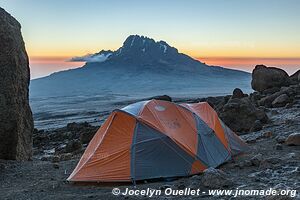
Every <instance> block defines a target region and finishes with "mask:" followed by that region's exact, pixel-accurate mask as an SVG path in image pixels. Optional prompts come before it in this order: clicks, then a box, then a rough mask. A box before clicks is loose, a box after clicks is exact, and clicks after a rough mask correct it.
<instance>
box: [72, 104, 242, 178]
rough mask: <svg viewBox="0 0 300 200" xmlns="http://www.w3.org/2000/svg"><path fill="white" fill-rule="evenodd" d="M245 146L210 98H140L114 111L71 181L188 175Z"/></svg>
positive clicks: (98, 133)
mask: <svg viewBox="0 0 300 200" xmlns="http://www.w3.org/2000/svg"><path fill="white" fill-rule="evenodd" d="M246 150H247V146H246V144H245V143H244V142H243V141H242V140H241V139H240V138H239V137H238V136H237V135H236V134H235V133H233V132H232V131H231V130H230V129H229V128H228V127H227V126H226V125H225V124H224V123H223V122H222V121H221V120H220V119H219V117H218V115H217V113H216V112H215V111H214V110H213V108H212V107H210V106H209V104H208V103H206V102H201V103H194V104H175V103H172V102H168V101H161V100H150V101H141V102H137V103H134V104H131V105H129V106H127V107H125V108H123V109H118V110H115V111H113V112H112V113H111V115H110V116H109V117H108V118H107V120H106V121H105V122H104V124H103V125H102V126H101V128H100V129H99V130H98V131H97V133H96V134H95V136H94V137H93V139H92V140H91V142H90V144H89V145H88V147H87V149H86V150H85V152H84V154H83V156H82V158H81V159H80V161H79V163H78V164H77V166H76V168H75V169H74V171H73V173H72V174H71V175H70V177H69V178H68V180H69V181H84V182H88V181H95V182H126V181H136V180H144V179H153V178H166V177H180V176H189V175H192V174H197V173H200V172H202V171H203V170H204V169H206V168H208V167H217V166H219V165H220V164H222V163H224V162H226V161H227V160H229V159H231V157H232V156H233V155H236V154H238V153H241V152H244V151H246Z"/></svg>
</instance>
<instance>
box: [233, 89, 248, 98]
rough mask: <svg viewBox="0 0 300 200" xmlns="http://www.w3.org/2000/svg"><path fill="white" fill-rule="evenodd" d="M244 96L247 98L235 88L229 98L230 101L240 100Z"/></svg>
mask: <svg viewBox="0 0 300 200" xmlns="http://www.w3.org/2000/svg"><path fill="white" fill-rule="evenodd" d="M246 96H248V95H246V94H244V93H243V91H242V90H241V89H240V88H235V89H234V90H233V92H232V96H231V98H232V99H241V98H243V97H246Z"/></svg>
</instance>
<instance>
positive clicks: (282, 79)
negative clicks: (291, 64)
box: [251, 65, 290, 92]
mask: <svg viewBox="0 0 300 200" xmlns="http://www.w3.org/2000/svg"><path fill="white" fill-rule="evenodd" d="M289 83H290V80H289V75H288V74H287V73H286V72H285V71H284V70H282V69H279V68H276V67H266V66H264V65H257V66H255V68H254V70H253V72H252V82H251V86H252V89H253V90H256V91H258V92H262V91H264V90H266V89H269V88H274V87H282V86H287V85H289Z"/></svg>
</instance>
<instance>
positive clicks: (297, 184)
mask: <svg viewBox="0 0 300 200" xmlns="http://www.w3.org/2000/svg"><path fill="white" fill-rule="evenodd" d="M254 74H255V73H254ZM267 74H268V73H267ZM298 74H299V73H298ZM284 76H285V75H284ZM297 76H298V79H297V80H300V75H297ZM272 77H274V76H272ZM254 79H255V77H254ZM272 79H274V78H272ZM277 82H278V81H276V79H275V83H276V84H277ZM269 83H270V81H269V82H268V84H269ZM256 84H257V83H256ZM263 84H266V83H263ZM282 84H283V85H281V86H277V85H276V87H271V88H270V87H268V88H264V89H263V90H262V91H257V92H254V93H251V94H250V95H247V94H243V92H242V91H241V90H239V89H235V90H234V91H233V94H232V95H228V96H225V97H208V98H204V99H173V101H175V102H177V103H180V102H199V101H207V102H209V104H210V105H212V106H213V107H214V109H215V110H216V111H217V112H218V114H219V116H220V117H221V119H222V120H223V121H224V122H225V123H226V124H227V125H228V126H229V127H230V128H231V129H232V130H234V131H235V132H236V133H237V134H239V135H240V137H241V138H243V139H244V140H245V142H246V143H247V144H248V145H249V147H250V151H249V152H247V153H245V154H243V155H239V156H237V157H235V158H234V159H233V160H231V161H229V162H227V163H225V164H223V165H222V166H219V167H218V169H212V168H209V169H207V170H206V171H204V173H202V174H199V175H195V176H192V177H185V178H178V179H173V180H151V181H145V182H139V183H137V185H136V187H134V186H133V184H117V185H116V184H114V185H113V184H100V183H98V184H84V185H83V184H71V183H69V182H67V181H66V179H67V177H68V176H69V175H70V173H71V172H72V170H73V169H74V168H75V166H76V164H77V162H78V161H79V159H80V157H81V155H82V153H83V152H84V150H85V148H86V147H87V145H88V143H89V141H90V140H91V138H92V137H93V135H94V134H95V132H96V131H97V129H98V128H99V127H95V126H92V125H90V124H88V123H80V124H79V123H70V124H68V125H67V126H66V127H63V128H59V129H56V130H37V129H36V130H35V131H34V135H33V141H34V142H33V152H34V154H33V161H24V162H20V161H7V160H0V199H73V198H80V199H93V198H94V199H120V198H121V199H132V198H133V199H136V198H137V199H141V198H144V197H145V196H138V197H132V196H123V195H120V196H114V195H113V194H112V188H114V187H118V188H119V189H120V190H121V192H124V191H125V189H126V188H130V189H146V188H152V189H157V190H161V191H166V190H168V188H172V189H185V188H192V189H198V188H199V189H201V191H204V192H206V193H200V195H199V196H186V198H188V199H215V198H217V199H220V198H223V199H230V198H234V197H233V196H210V195H208V194H207V191H208V189H232V190H234V191H235V189H236V188H239V189H245V190H251V189H255V190H263V189H265V190H268V189H270V188H273V189H276V190H278V191H280V190H282V189H289V190H294V191H296V192H297V194H296V196H294V198H293V199H300V194H299V192H300V169H299V166H300V84H299V83H297V82H292V84H286V83H285V82H283V83H282ZM254 85H255V84H254ZM258 85H259V84H258ZM259 86H260V85H259ZM253 87H254V89H256V88H257V87H258V86H253ZM258 88H259V89H257V90H261V88H260V87H258ZM156 98H158V99H164V100H168V101H170V100H171V99H170V98H169V97H167V96H162V97H156ZM290 194H291V193H290ZM293 195H295V193H294V194H293ZM153 198H159V199H169V198H172V199H173V198H174V199H182V197H181V196H171V197H170V196H167V195H160V196H154V197H153ZM237 198H238V199H239V198H241V199H242V198H243V199H290V197H288V196H268V197H263V196H247V197H245V196H238V197H237Z"/></svg>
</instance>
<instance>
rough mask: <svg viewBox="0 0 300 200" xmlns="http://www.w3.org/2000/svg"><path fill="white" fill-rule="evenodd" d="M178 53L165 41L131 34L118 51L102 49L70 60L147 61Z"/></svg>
mask: <svg viewBox="0 0 300 200" xmlns="http://www.w3.org/2000/svg"><path fill="white" fill-rule="evenodd" d="M177 54H178V50H177V49H176V48H174V47H171V46H170V45H169V44H168V43H166V42H165V41H157V42H156V41H155V40H153V39H152V38H148V37H145V36H140V35H130V36H128V37H127V38H126V40H125V41H124V43H123V45H122V46H121V47H120V48H119V49H118V50H116V51H110V50H108V51H105V50H102V51H100V52H99V53H95V54H89V55H86V56H82V57H74V58H72V59H71V60H70V61H84V62H104V61H108V60H110V59H118V60H120V59H125V60H130V59H134V60H139V61H141V59H142V61H144V62H147V61H149V59H150V60H151V61H153V60H161V59H166V58H167V57H172V56H176V55H177ZM98 58H99V59H98ZM147 59H148V60H147Z"/></svg>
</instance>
